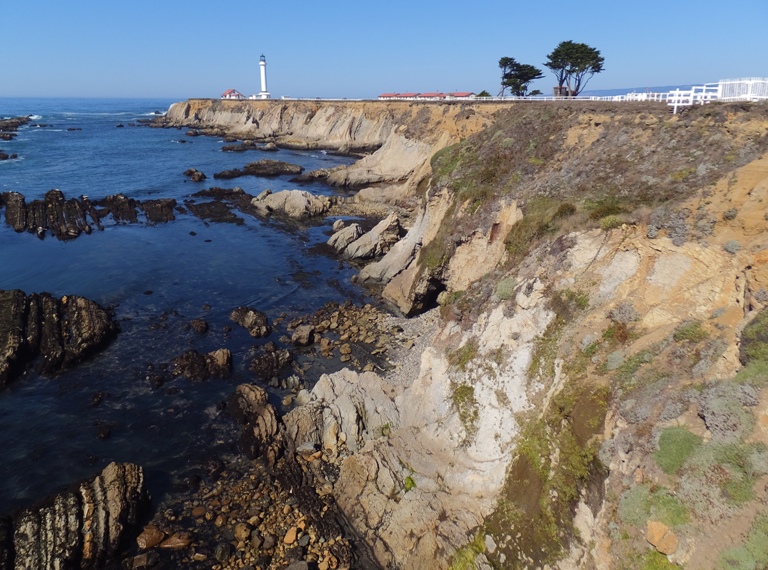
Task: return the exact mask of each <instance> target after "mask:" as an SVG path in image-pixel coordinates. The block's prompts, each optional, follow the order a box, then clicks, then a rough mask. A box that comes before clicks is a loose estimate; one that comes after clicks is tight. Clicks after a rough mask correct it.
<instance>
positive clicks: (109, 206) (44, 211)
mask: <svg viewBox="0 0 768 570" xmlns="http://www.w3.org/2000/svg"><path fill="white" fill-rule="evenodd" d="M0 207H5V221H6V223H7V224H8V225H9V226H11V227H12V228H13V229H14V231H16V232H23V231H27V232H30V233H33V234H36V235H37V237H39V238H41V239H42V238H44V237H45V236H46V234H47V233H48V232H50V233H51V234H52V235H53V236H54V237H55V238H56V239H59V240H70V239H75V238H76V237H78V236H80V235H81V234H83V233H85V234H90V233H91V232H92V231H93V229H94V228H96V229H99V230H103V229H104V226H103V225H102V220H103V219H104V218H106V217H107V216H111V217H112V219H113V220H114V221H115V222H117V223H137V222H138V221H139V212H140V211H141V212H143V214H144V217H143V219H145V220H146V223H148V224H150V225H153V224H160V223H165V222H168V221H171V220H174V219H175V215H174V210H175V208H176V200H174V199H173V198H161V199H155V200H145V201H143V202H141V201H139V200H135V199H133V198H127V197H126V196H123V195H122V194H115V195H112V196H107V197H106V198H103V199H101V200H94V201H91V200H89V199H88V198H87V197H85V196H81V197H80V198H70V199H68V200H67V199H66V198H65V197H64V194H63V193H62V192H61V191H60V190H50V191H48V192H46V194H45V197H44V198H43V199H42V200H33V201H32V202H30V203H27V202H26V200H25V198H24V196H23V195H22V194H19V193H18V192H4V193H2V194H0Z"/></svg>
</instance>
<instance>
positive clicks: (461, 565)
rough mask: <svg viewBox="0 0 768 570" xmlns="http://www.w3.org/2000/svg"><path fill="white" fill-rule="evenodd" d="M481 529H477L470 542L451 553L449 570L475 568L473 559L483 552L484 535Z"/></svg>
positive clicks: (471, 569)
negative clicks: (451, 558)
mask: <svg viewBox="0 0 768 570" xmlns="http://www.w3.org/2000/svg"><path fill="white" fill-rule="evenodd" d="M481 531H482V529H481V530H479V531H477V534H475V538H474V539H472V542H469V543H468V544H466V545H464V546H463V547H461V548H459V549H458V550H457V551H456V553H455V554H454V555H453V560H452V562H451V565H450V570H476V569H477V565H476V564H475V559H476V558H477V557H478V556H479V555H480V554H482V553H483V552H485V536H484V534H483V532H481Z"/></svg>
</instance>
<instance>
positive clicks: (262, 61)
mask: <svg viewBox="0 0 768 570" xmlns="http://www.w3.org/2000/svg"><path fill="white" fill-rule="evenodd" d="M259 70H260V72H261V91H260V92H259V99H269V91H267V58H265V57H264V54H261V57H260V58H259Z"/></svg>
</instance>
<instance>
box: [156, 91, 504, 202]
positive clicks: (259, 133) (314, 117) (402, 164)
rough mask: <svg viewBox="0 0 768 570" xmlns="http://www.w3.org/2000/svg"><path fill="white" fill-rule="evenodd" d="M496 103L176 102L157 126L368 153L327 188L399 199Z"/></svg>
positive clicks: (486, 118) (330, 177)
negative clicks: (439, 154) (435, 157)
mask: <svg viewBox="0 0 768 570" xmlns="http://www.w3.org/2000/svg"><path fill="white" fill-rule="evenodd" d="M501 108H502V106H501V105H500V104H496V103H484V104H471V103H457V104H452V105H431V104H413V103H410V102H387V103H383V102H376V101H339V102H326V101H282V100H254V101H251V100H249V101H226V100H219V99H190V100H188V101H185V102H179V103H174V104H173V105H171V107H170V109H168V113H167V114H166V116H165V118H164V120H163V121H162V122H161V123H160V124H162V125H163V126H168V127H189V128H193V129H200V130H202V131H203V132H211V131H217V132H221V133H226V134H227V135H230V136H233V137H238V138H243V139H247V140H259V141H270V142H274V143H276V144H278V145H279V146H281V147H284V148H285V147H287V148H299V149H328V150H334V151H339V152H350V153H370V154H367V155H366V156H365V157H363V158H362V159H361V160H359V161H358V162H357V163H355V164H354V165H352V166H350V167H341V168H338V169H334V170H333V171H331V172H329V173H327V174H326V180H327V182H328V183H330V184H332V185H337V186H346V187H352V188H355V189H358V190H359V189H362V188H367V187H375V189H376V191H375V192H371V191H363V192H362V193H361V194H360V197H361V198H364V197H367V198H369V199H376V200H383V199H386V200H402V199H406V198H407V197H409V196H411V195H413V194H414V193H415V192H416V189H417V188H418V187H419V185H420V184H422V183H423V182H424V181H425V180H426V179H427V178H428V176H429V173H430V170H429V159H430V158H431V157H432V155H433V154H434V153H435V152H436V151H437V150H439V149H441V148H444V147H446V146H448V145H450V144H453V143H456V142H459V141H460V140H461V139H463V138H465V137H467V136H469V135H471V134H473V133H476V132H478V131H479V130H481V129H483V128H485V127H487V126H488V125H489V124H490V123H491V120H492V117H493V115H494V114H495V113H496V112H497V111H499V110H500V109H501Z"/></svg>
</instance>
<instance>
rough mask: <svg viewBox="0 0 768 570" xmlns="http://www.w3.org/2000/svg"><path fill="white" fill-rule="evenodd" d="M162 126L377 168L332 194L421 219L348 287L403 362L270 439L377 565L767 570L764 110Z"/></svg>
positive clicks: (593, 109)
mask: <svg viewBox="0 0 768 570" xmlns="http://www.w3.org/2000/svg"><path fill="white" fill-rule="evenodd" d="M363 109H366V111H363ZM374 109H375V110H376V115H377V116H378V117H379V118H378V119H375V120H374V118H373V117H372V115H365V113H366V112H368V111H370V112H371V113H373V110H374ZM310 115H311V116H310ZM318 116H319V117H320V118H318V119H317V122H316V123H315V117H318ZM331 116H335V117H336V119H337V120H336V121H334V120H330V119H329V117H331ZM308 117H309V118H308ZM323 117H325V118H323ZM342 117H343V118H344V119H343V120H342ZM254 118H255V119H256V122H254ZM265 118H266V120H265ZM321 118H322V120H321ZM353 118H354V119H353ZM166 121H167V124H169V125H173V124H176V125H178V126H182V125H184V126H187V127H193V128H206V129H215V128H223V129H226V130H227V132H229V133H231V134H232V135H233V136H236V137H243V138H255V139H261V140H274V141H275V142H276V143H277V144H278V145H281V144H283V145H289V146H293V145H297V146H300V145H304V146H305V147H307V148H339V149H342V148H343V149H346V150H352V149H355V148H356V149H367V150H371V149H373V148H374V147H377V146H378V150H376V151H375V152H374V153H373V154H371V155H369V156H367V157H366V158H363V159H362V160H360V161H359V162H358V163H357V164H355V165H353V166H351V167H349V168H348V169H345V170H344V171H343V174H341V172H342V171H338V173H335V174H337V176H338V178H336V180H344V181H345V182H344V183H345V184H349V185H350V186H353V187H356V188H362V190H360V193H361V194H363V195H364V196H366V197H370V196H371V195H376V194H377V193H378V194H380V195H381V198H382V199H385V200H386V199H393V198H398V199H399V200H401V201H403V200H404V198H405V197H408V201H410V202H411V203H413V204H415V205H414V217H413V222H412V223H411V225H410V227H409V228H408V232H407V233H406V235H405V236H404V237H403V238H402V239H401V240H400V241H399V242H398V243H397V244H395V245H394V246H393V247H392V249H391V250H390V252H389V253H388V254H387V255H385V256H384V257H382V258H380V259H378V260H376V261H375V262H374V263H372V264H369V265H368V266H367V267H366V268H364V269H363V270H362V272H361V274H360V277H359V278H360V280H362V281H367V282H376V283H378V284H380V285H381V286H383V293H382V294H383V297H384V298H385V299H386V300H388V301H389V302H390V303H392V304H393V305H396V306H397V307H398V308H399V309H400V311H401V312H402V313H403V314H406V315H412V316H414V318H412V319H411V320H408V321H403V320H397V321H396V322H397V326H401V327H403V328H405V329H406V330H409V331H412V332H413V334H414V337H415V338H416V341H415V342H414V343H413V344H412V345H411V346H406V347H403V349H402V351H401V354H399V355H398V356H397V357H396V358H393V359H392V363H393V367H394V368H393V370H391V371H390V372H389V373H388V374H383V373H382V374H377V373H374V372H365V373H356V372H352V371H349V370H344V371H341V372H337V373H334V374H330V375H325V376H323V377H322V378H321V379H320V381H319V382H318V383H317V384H316V385H315V387H314V388H313V389H312V390H311V392H305V393H302V394H300V397H299V398H298V400H299V403H300V404H301V405H299V406H297V407H296V408H295V409H294V410H293V411H291V412H290V413H289V414H288V416H287V417H286V418H285V419H284V425H285V429H284V437H285V438H286V439H287V440H288V441H289V444H290V445H289V448H291V449H300V448H302V447H307V446H309V447H310V448H311V449H315V448H319V449H320V450H322V452H323V454H322V456H323V461H324V463H326V464H330V465H332V466H334V467H335V468H336V469H337V471H335V474H332V475H329V476H326V479H325V480H319V481H318V485H319V486H321V487H323V488H325V489H328V488H329V487H330V488H332V489H333V491H332V492H333V495H334V497H335V499H336V501H337V502H338V504H339V506H340V507H341V508H342V510H343V511H344V512H345V514H346V516H347V517H348V519H349V521H350V523H351V524H352V526H353V527H354V528H355V529H356V530H357V531H358V532H359V533H360V535H362V536H363V537H364V538H365V539H366V541H367V542H368V543H369V545H370V546H371V549H372V551H373V554H374V556H375V557H376V559H377V560H378V562H379V563H380V564H381V565H382V566H383V567H392V568H424V567H444V568H447V567H453V568H490V567H494V568H544V567H547V568H562V569H565V568H601V569H602V568H605V569H611V568H643V567H645V568H672V567H676V566H684V567H686V568H713V567H719V566H727V567H736V568H748V567H761V565H765V564H768V559H767V558H768V554H766V553H765V550H764V548H762V547H761V546H760V545H761V544H762V545H764V544H765V543H766V541H768V509H767V508H766V506H765V505H766V501H765V499H766V485H767V484H768V429H766V426H767V425H768V372H766V370H767V369H766V366H768V357H767V356H766V355H768V344H766V343H767V342H768V332H767V331H768V329H767V328H766V327H767V326H768V266H767V265H766V253H765V252H766V251H768V227H767V226H768V223H767V222H766V214H765V204H766V200H768V162H767V161H768V158H766V155H765V153H766V150H768V109H767V108H766V107H765V106H764V105H752V104H733V105H720V104H712V105H708V106H706V107H695V108H691V109H688V110H686V111H685V112H683V113H682V114H680V115H676V116H673V115H671V114H670V113H669V111H668V109H667V108H666V107H665V106H663V105H651V104H648V105H632V104H625V105H618V104H597V103H594V104H592V103H581V102H579V103H575V102H574V103H563V104H559V103H558V104H551V103H526V104H510V105H507V106H506V107H505V108H503V109H502V108H497V107H491V106H488V107H485V106H484V105H482V104H478V105H475V106H472V105H455V106H454V105H418V104H409V103H403V104H399V103H398V104H392V103H386V104H384V103H357V102H354V103H353V102H350V103H330V102H329V103H323V102H317V103H314V102H312V103H305V102H290V103H282V102H276V101H275V102H266V103H265V102H233V103H229V102H217V101H210V102H208V101H199V102H198V101H197V100H194V101H190V102H187V103H181V104H177V105H175V106H174V107H172V109H171V110H170V112H169V114H168V117H167V119H166ZM377 121H379V122H377ZM409 121H410V122H409ZM310 124H313V125H314V126H313V127H312V129H310V128H309V126H308V125H310ZM342 124H344V125H346V127H343V128H342V127H341V126H340V125H342ZM353 125H356V126H355V127H354V128H353V127H352V126H353ZM363 125H364V126H363ZM278 126H279V128H277V127H278ZM358 127H359V128H358ZM323 129H325V130H323ZM361 133H366V134H365V136H363V135H362V134H361ZM377 137H380V138H377ZM297 141H301V142H297ZM409 145H411V146H410V148H414V147H418V148H419V151H418V153H416V154H418V156H419V157H420V158H419V161H416V160H415V158H414V160H413V161H411V162H408V161H404V162H403V163H402V164H400V163H399V162H398V158H397V157H398V156H399V154H398V152H396V151H395V149H400V150H402V149H404V148H407V147H409ZM419 145H423V146H419ZM374 160H375V161H380V163H381V164H382V165H383V166H382V167H381V170H379V171H377V172H378V174H381V173H383V172H388V173H389V174H387V175H383V174H381V175H380V176H378V177H370V178H366V174H365V173H366V172H367V169H368V166H367V165H370V164H371V163H372V162H373V161H374ZM366 161H368V162H366ZM417 162H418V164H417ZM388 169H389V170H388ZM398 169H400V170H399V171H398ZM396 172H399V177H398V176H397V175H396V174H395V173H396ZM329 179H330V177H329ZM353 180H356V181H357V182H359V183H352V182H351V181H353ZM329 471H330V472H332V473H334V472H333V470H332V469H331V470H329Z"/></svg>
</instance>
